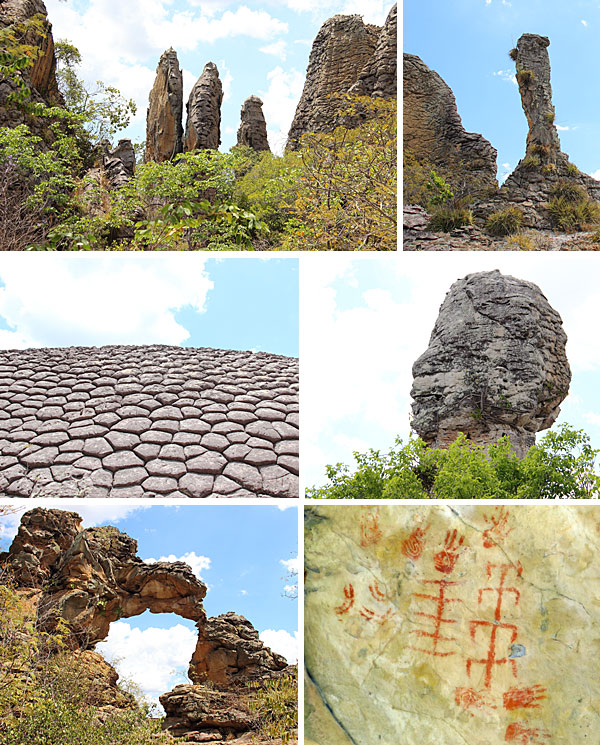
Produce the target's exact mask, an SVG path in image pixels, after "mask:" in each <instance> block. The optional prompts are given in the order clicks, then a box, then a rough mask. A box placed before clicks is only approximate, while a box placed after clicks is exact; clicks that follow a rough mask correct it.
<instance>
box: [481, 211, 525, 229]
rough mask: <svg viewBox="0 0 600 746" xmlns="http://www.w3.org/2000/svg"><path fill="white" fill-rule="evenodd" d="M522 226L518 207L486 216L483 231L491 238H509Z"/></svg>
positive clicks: (521, 216) (521, 217)
mask: <svg viewBox="0 0 600 746" xmlns="http://www.w3.org/2000/svg"><path fill="white" fill-rule="evenodd" d="M522 225H523V213H522V212H521V210H519V208H518V207H514V206H513V207H507V208H506V209H505V210H499V211H498V212H493V213H492V214H491V215H488V217H487V219H486V221H485V229H486V231H487V232H488V233H490V234H491V235H492V236H510V235H511V234H513V233H517V231H519V230H520V228H521V226H522Z"/></svg>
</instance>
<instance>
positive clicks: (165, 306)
mask: <svg viewBox="0 0 600 746" xmlns="http://www.w3.org/2000/svg"><path fill="white" fill-rule="evenodd" d="M175 258H176V259H177V261H174V259H175ZM34 265H35V266H34ZM0 280H1V281H2V282H3V283H4V287H0V316H2V317H4V318H5V319H6V321H7V322H8V324H9V325H10V326H11V327H12V328H13V329H14V334H12V333H7V334H2V335H0V347H3V348H4V349H6V348H9V347H11V346H13V345H15V344H16V346H18V347H24V346H28V347H45V346H49V347H52V346H57V347H59V346H66V345H103V344H174V345H178V344H181V343H182V342H184V341H185V340H186V339H187V338H188V337H189V333H188V331H187V330H186V329H185V328H184V327H183V326H181V324H179V323H178V322H177V321H176V320H175V317H174V312H176V311H177V310H179V309H181V308H182V307H184V306H188V305H189V306H191V307H193V308H195V309H196V310H197V311H198V312H202V311H203V310H204V308H205V302H206V296H207V293H208V291H209V290H210V289H211V288H212V287H213V283H212V282H211V280H210V279H209V278H208V276H207V275H206V273H205V272H204V260H203V259H202V258H201V257H199V256H196V255H194V254H189V255H181V256H177V257H172V256H170V255H167V254H165V255H156V256H151V255H147V254H146V255H143V256H137V255H131V256H127V255H125V254H114V255H111V254H106V255H103V256H102V255H98V254H85V253H80V254H74V255H73V256H69V257H67V256H60V257H58V256H56V255H51V254H48V255H44V254H35V255H34V254H11V255H10V256H7V257H5V258H4V259H3V261H2V266H1V267H0Z"/></svg>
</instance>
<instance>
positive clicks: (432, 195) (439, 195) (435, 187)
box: [426, 169, 454, 205]
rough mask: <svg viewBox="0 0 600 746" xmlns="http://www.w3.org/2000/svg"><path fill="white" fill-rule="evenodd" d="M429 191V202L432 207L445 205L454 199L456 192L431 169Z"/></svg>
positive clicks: (428, 183)
mask: <svg viewBox="0 0 600 746" xmlns="http://www.w3.org/2000/svg"><path fill="white" fill-rule="evenodd" d="M426 187H427V191H428V192H429V202H430V203H431V204H432V205H443V204H444V203H445V202H448V201H449V200H451V199H452V198H453V197H454V192H453V191H452V190H451V189H450V185H449V184H447V183H446V182H445V181H444V179H442V177H441V176H438V174H436V172H435V171H434V170H433V169H431V171H430V172H429V180H428V182H427V185H426Z"/></svg>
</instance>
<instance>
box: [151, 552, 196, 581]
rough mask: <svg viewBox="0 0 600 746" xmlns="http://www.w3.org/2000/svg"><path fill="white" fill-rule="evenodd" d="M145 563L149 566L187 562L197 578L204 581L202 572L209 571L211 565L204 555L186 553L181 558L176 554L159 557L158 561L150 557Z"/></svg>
mask: <svg viewBox="0 0 600 746" xmlns="http://www.w3.org/2000/svg"><path fill="white" fill-rule="evenodd" d="M144 562H145V563H146V564H147V565H151V564H153V563H154V562H185V563H186V564H188V565H189V566H190V567H191V568H192V572H193V573H194V575H195V576H196V577H197V578H200V580H204V578H203V577H202V570H209V569H210V565H211V559H210V557H203V556H202V555H197V554H196V553H195V552H186V553H185V554H182V555H181V557H176V556H175V555H174V554H169V555H166V556H163V557H159V558H158V559H154V557H149V558H148V559H145V560H144Z"/></svg>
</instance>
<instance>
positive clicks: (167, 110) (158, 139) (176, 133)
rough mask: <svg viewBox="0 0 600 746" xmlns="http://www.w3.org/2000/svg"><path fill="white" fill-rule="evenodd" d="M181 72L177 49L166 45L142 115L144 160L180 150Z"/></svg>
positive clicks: (159, 159)
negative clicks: (144, 139) (144, 113)
mask: <svg viewBox="0 0 600 746" xmlns="http://www.w3.org/2000/svg"><path fill="white" fill-rule="evenodd" d="M182 116H183V75H182V72H181V70H180V68H179V60H178V59H177V52H176V51H175V50H174V49H173V48H170V49H168V50H167V51H166V52H164V53H163V55H162V56H161V58H160V61H159V63H158V67H157V68H156V80H155V81H154V86H153V88H152V90H151V91H150V99H149V103H148V112H147V115H146V153H145V156H144V160H145V161H146V162H147V161H156V162H157V163H162V162H163V161H170V160H172V159H173V158H174V157H175V156H176V155H177V154H178V153H181V152H182V151H183V125H182Z"/></svg>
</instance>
